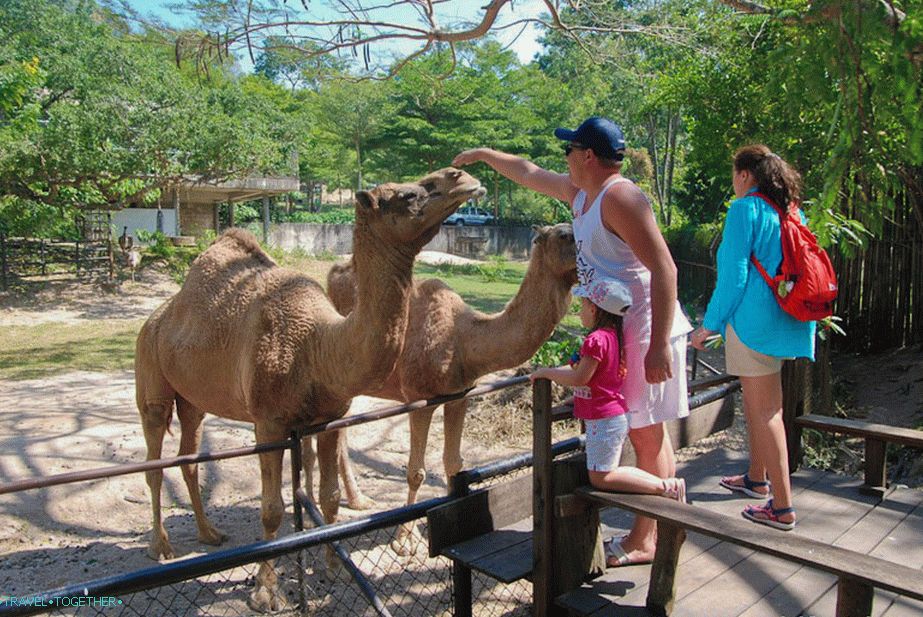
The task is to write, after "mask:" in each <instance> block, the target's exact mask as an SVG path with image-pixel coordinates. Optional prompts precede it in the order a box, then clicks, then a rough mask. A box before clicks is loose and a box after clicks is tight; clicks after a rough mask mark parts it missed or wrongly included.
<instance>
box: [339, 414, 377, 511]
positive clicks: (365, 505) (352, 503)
mask: <svg viewBox="0 0 923 617" xmlns="http://www.w3.org/2000/svg"><path fill="white" fill-rule="evenodd" d="M337 433H338V434H339V440H340V443H339V444H338V445H337V451H338V455H337V466H338V467H339V471H340V480H342V482H343V490H344V491H345V492H346V505H348V506H349V507H350V509H352V510H370V509H371V508H373V507H374V506H375V500H374V499H372V498H370V497H367V496H365V495H364V494H363V493H362V491H361V490H359V485H358V484H357V483H356V474H354V473H353V466H352V462H351V461H350V460H349V443H348V442H347V439H346V429H343V430H340V431H337Z"/></svg>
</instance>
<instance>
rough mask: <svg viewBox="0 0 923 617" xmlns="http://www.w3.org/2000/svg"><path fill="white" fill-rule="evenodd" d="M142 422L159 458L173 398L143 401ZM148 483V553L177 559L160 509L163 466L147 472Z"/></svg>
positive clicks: (151, 455)
mask: <svg viewBox="0 0 923 617" xmlns="http://www.w3.org/2000/svg"><path fill="white" fill-rule="evenodd" d="M140 412H141V426H142V428H143V430H144V441H145V442H146V443H147V460H149V461H152V460H155V459H159V458H160V455H161V452H162V451H163V438H164V436H165V435H166V433H167V427H169V426H170V418H171V417H172V415H173V401H172V400H163V401H160V402H154V403H151V402H147V403H143V404H142V405H141V410H140ZM144 476H145V479H146V480H147V486H148V488H149V489H150V491H151V511H152V521H151V523H152V525H151V545H150V546H149V547H148V549H147V554H148V556H149V557H150V558H151V559H154V560H159V559H160V557H161V556H163V558H164V559H173V557H174V553H173V547H172V546H171V545H170V537H169V536H168V535H167V530H166V528H165V527H164V526H163V520H162V519H161V512H160V493H161V489H162V487H163V469H152V470H151V471H146V472H145V473H144Z"/></svg>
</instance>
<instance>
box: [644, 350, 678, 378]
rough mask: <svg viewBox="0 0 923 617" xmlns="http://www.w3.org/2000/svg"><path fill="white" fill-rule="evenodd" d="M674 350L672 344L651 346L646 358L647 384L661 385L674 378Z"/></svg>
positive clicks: (645, 372) (645, 374)
mask: <svg viewBox="0 0 923 617" xmlns="http://www.w3.org/2000/svg"><path fill="white" fill-rule="evenodd" d="M672 365H673V350H672V349H671V348H670V343H669V342H666V343H663V344H661V345H651V347H650V349H648V350H647V355H646V356H644V378H645V379H646V380H647V383H660V382H662V381H666V380H668V379H670V378H671V377H673V366H672Z"/></svg>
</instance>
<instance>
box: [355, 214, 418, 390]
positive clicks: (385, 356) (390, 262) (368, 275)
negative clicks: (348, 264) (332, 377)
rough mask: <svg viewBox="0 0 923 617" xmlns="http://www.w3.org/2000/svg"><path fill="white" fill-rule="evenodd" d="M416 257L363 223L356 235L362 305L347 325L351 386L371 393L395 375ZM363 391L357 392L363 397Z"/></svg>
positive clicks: (358, 303) (358, 300) (358, 304)
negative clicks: (393, 373) (372, 385)
mask: <svg viewBox="0 0 923 617" xmlns="http://www.w3.org/2000/svg"><path fill="white" fill-rule="evenodd" d="M414 257H415V254H414V252H413V249H412V248H411V247H408V246H407V245H403V246H396V245H394V244H390V243H387V242H384V241H382V239H381V238H380V237H378V236H377V235H375V234H374V233H373V232H372V230H371V229H370V228H369V227H368V225H364V224H361V223H360V222H358V221H357V223H356V226H355V228H354V232H353V264H354V267H355V271H356V305H355V308H354V309H353V311H352V312H351V313H350V314H349V316H348V317H347V318H346V320H345V321H344V322H343V324H342V338H341V339H340V345H339V347H340V348H341V351H342V352H343V353H344V354H346V355H347V356H348V358H346V359H345V360H344V362H343V364H342V365H343V366H350V367H351V368H350V371H347V372H348V373H350V377H351V378H352V379H351V381H354V382H355V383H356V384H358V385H360V386H361V387H360V388H359V390H364V389H368V387H369V386H370V385H371V384H373V383H375V382H380V381H384V379H385V378H386V377H387V376H388V375H389V374H390V373H391V370H392V369H393V367H394V364H395V362H396V361H397V358H398V356H399V355H400V352H401V349H402V348H403V343H404V336H405V334H406V330H407V322H408V314H409V310H410V289H411V285H412V277H413V261H414ZM359 390H357V391H359Z"/></svg>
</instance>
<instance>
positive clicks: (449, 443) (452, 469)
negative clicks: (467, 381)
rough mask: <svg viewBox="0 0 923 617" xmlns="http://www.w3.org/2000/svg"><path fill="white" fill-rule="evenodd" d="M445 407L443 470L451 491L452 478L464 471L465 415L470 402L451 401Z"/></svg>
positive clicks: (463, 400)
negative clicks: (462, 442)
mask: <svg viewBox="0 0 923 617" xmlns="http://www.w3.org/2000/svg"><path fill="white" fill-rule="evenodd" d="M443 407H444V409H445V417H444V420H443V428H444V429H445V442H444V447H443V449H442V465H443V469H445V482H446V486H448V487H449V489H451V487H452V478H454V477H455V476H456V474H458V472H459V471H461V470H462V466H463V465H464V464H465V461H464V459H463V458H462V455H461V441H462V432H463V429H464V427H465V413H466V412H467V411H468V401H467V400H466V399H460V400H457V401H450V402H448V403H446V404H445V405H444V406H443Z"/></svg>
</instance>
